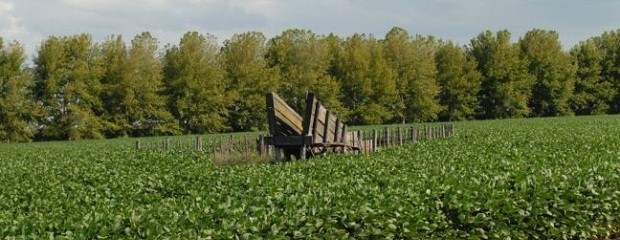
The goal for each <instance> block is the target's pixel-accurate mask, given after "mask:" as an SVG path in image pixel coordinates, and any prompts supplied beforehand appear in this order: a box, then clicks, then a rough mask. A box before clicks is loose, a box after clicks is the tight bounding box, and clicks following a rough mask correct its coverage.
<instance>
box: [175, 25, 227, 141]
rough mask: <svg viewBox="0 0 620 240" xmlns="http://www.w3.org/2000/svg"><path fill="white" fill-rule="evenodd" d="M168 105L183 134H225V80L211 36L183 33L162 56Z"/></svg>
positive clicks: (213, 39) (214, 42)
mask: <svg viewBox="0 0 620 240" xmlns="http://www.w3.org/2000/svg"><path fill="white" fill-rule="evenodd" d="M164 75H165V80H164V83H165V88H166V93H167V95H168V98H169V99H168V106H169V108H170V111H171V112H172V114H173V115H174V116H175V117H176V118H177V119H178V121H179V124H180V126H181V127H182V128H183V129H184V132H185V133H216V132H223V131H228V130H229V129H230V128H229V126H228V123H227V121H228V110H227V108H228V106H229V105H231V104H230V98H229V97H228V94H227V92H226V86H227V85H228V81H227V79H226V78H225V77H224V72H223V70H222V68H221V66H220V63H219V61H218V50H217V43H216V40H215V38H214V37H212V36H210V35H207V36H205V35H202V34H199V33H198V32H187V33H186V34H185V35H184V36H183V37H182V38H181V41H180V43H179V46H173V47H171V48H169V49H168V50H167V51H166V54H165V67H164Z"/></svg>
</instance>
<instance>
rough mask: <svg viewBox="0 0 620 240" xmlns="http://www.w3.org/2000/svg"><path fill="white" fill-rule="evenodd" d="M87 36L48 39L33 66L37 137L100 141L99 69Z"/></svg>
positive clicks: (101, 107) (95, 51)
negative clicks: (40, 109)
mask: <svg viewBox="0 0 620 240" xmlns="http://www.w3.org/2000/svg"><path fill="white" fill-rule="evenodd" d="M97 52H98V48H97V46H96V45H95V44H94V43H93V42H92V39H91V37H90V35H87V34H81V35H76V36H70V37H63V38H58V37H50V38H49V39H47V40H45V41H44V42H43V44H42V45H41V47H40V49H39V51H38V55H37V57H36V59H35V61H34V63H35V74H36V76H35V97H36V99H37V101H38V102H39V103H40V104H41V105H42V106H43V108H44V116H43V117H42V118H41V120H40V121H39V124H40V128H41V129H40V132H39V135H40V138H43V139H57V140H60V139H69V140H72V139H82V138H102V137H103V134H102V132H103V125H102V120H101V118H100V117H99V114H100V113H101V112H102V110H103V106H102V103H101V100H100V98H99V94H100V91H101V83H100V78H101V75H102V68H101V65H100V63H99V62H98V59H97V57H96V56H97Z"/></svg>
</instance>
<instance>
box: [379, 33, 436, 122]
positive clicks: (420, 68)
mask: <svg viewBox="0 0 620 240" xmlns="http://www.w3.org/2000/svg"><path fill="white" fill-rule="evenodd" d="M435 47H436V42H435V39H434V38H433V37H422V36H416V37H415V38H411V37H410V36H409V33H407V31H405V30H404V29H402V28H398V27H395V28H392V30H390V31H389V32H388V33H387V34H386V36H385V40H384V49H385V56H386V58H387V60H388V63H389V64H390V67H391V68H393V69H394V70H395V71H396V86H397V89H398V90H399V98H398V101H397V102H395V104H396V106H395V109H404V113H403V112H402V111H401V114H398V115H397V116H396V118H397V119H398V120H399V121H402V122H426V121H433V120H436V119H437V115H438V114H439V112H440V111H441V105H439V86H438V85H437V79H436V78H437V68H436V65H435V57H434V54H435Z"/></svg>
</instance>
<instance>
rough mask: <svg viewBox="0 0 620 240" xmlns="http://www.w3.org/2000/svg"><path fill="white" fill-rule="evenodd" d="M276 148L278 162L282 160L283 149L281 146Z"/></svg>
mask: <svg viewBox="0 0 620 240" xmlns="http://www.w3.org/2000/svg"><path fill="white" fill-rule="evenodd" d="M275 150H276V152H275V156H276V163H281V162H282V149H281V148H279V147H276V148H275Z"/></svg>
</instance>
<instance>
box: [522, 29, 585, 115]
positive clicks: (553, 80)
mask: <svg viewBox="0 0 620 240" xmlns="http://www.w3.org/2000/svg"><path fill="white" fill-rule="evenodd" d="M519 45H520V47H521V51H522V53H523V54H524V55H525V58H526V59H527V60H528V62H529V73H530V74H531V75H532V76H533V77H534V81H535V83H534V87H533V89H532V98H531V99H530V107H531V109H532V114H533V115H534V116H562V115H572V114H573V112H572V110H571V108H570V106H569V100H570V99H571V96H572V94H573V89H574V85H575V74H576V71H577V68H576V66H575V65H574V63H573V61H572V58H571V56H570V55H569V54H568V53H566V52H564V51H562V45H561V43H560V40H559V36H558V33H557V32H555V31H547V30H540V29H534V30H530V31H528V32H527V33H525V36H524V37H523V38H521V39H520V40H519Z"/></svg>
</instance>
